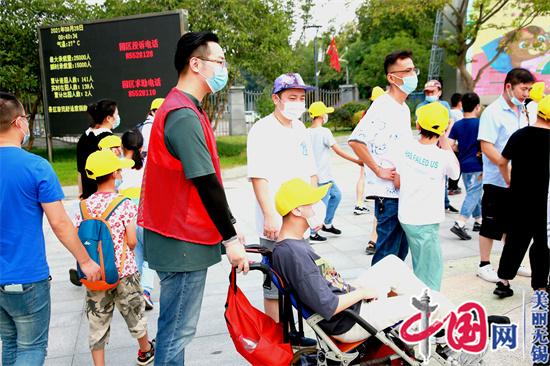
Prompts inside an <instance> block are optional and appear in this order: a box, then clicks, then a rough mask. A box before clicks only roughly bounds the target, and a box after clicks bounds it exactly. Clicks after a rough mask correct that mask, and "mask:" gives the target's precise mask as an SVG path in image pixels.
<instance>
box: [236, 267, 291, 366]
mask: <svg viewBox="0 0 550 366" xmlns="http://www.w3.org/2000/svg"><path fill="white" fill-rule="evenodd" d="M229 279H230V281H229V282H230V284H229V290H228V292H227V301H226V303H225V322H226V323H227V329H228V330H229V334H230V335H231V339H233V343H234V344H235V348H236V349H237V351H238V352H239V353H240V354H241V355H242V356H243V357H244V358H245V359H246V360H248V362H250V363H251V364H252V365H253V366H288V365H290V363H291V361H292V357H293V352H292V347H291V346H290V343H283V328H282V327H281V325H280V324H277V323H275V322H274V321H273V319H271V318H270V317H269V316H267V315H265V314H264V313H262V312H261V311H259V310H258V309H256V308H255V307H254V306H252V305H251V304H250V302H249V301H248V299H247V298H246V296H245V295H244V294H243V293H242V291H241V290H240V289H239V287H237V272H236V270H235V268H233V270H232V271H231V275H230V276H229Z"/></svg>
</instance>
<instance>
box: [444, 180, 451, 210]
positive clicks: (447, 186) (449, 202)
mask: <svg viewBox="0 0 550 366" xmlns="http://www.w3.org/2000/svg"><path fill="white" fill-rule="evenodd" d="M450 205H451V201H449V178H448V177H447V176H445V209H447V208H449V206H450Z"/></svg>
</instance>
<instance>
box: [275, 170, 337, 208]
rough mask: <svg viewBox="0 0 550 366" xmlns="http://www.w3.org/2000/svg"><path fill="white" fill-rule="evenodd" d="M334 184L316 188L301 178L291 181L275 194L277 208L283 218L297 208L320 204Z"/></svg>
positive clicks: (282, 185)
mask: <svg viewBox="0 0 550 366" xmlns="http://www.w3.org/2000/svg"><path fill="white" fill-rule="evenodd" d="M331 186H332V183H330V184H325V185H324V186H322V187H318V188H314V187H313V186H312V185H311V184H309V183H306V182H304V181H303V180H302V179H300V178H294V179H291V180H289V181H287V182H285V183H283V184H281V187H280V188H279V190H278V191H277V193H276V194H275V208H276V209H277V212H278V213H279V215H281V216H285V215H287V214H288V213H289V212H290V211H292V210H294V209H295V208H296V207H300V206H306V205H311V204H314V203H317V202H319V201H320V200H321V199H323V197H325V196H326V195H327V192H328V190H329V188H330V187H331Z"/></svg>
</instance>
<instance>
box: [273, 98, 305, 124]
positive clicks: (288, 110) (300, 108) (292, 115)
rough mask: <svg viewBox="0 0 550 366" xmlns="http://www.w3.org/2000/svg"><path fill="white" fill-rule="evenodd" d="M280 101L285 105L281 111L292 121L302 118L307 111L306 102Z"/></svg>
mask: <svg viewBox="0 0 550 366" xmlns="http://www.w3.org/2000/svg"><path fill="white" fill-rule="evenodd" d="M279 103H284V107H283V109H282V110H281V113H282V114H283V116H285V118H288V119H290V120H292V121H294V120H297V119H300V117H302V114H304V112H305V111H306V102H283V101H280V102H279Z"/></svg>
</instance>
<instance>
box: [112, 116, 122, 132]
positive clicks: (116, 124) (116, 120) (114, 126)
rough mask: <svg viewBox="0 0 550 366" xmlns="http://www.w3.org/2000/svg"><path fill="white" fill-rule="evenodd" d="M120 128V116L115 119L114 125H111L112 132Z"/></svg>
mask: <svg viewBox="0 0 550 366" xmlns="http://www.w3.org/2000/svg"><path fill="white" fill-rule="evenodd" d="M118 126H120V116H117V117H116V119H115V123H114V124H113V130H114V129H115V128H117V127H118Z"/></svg>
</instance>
